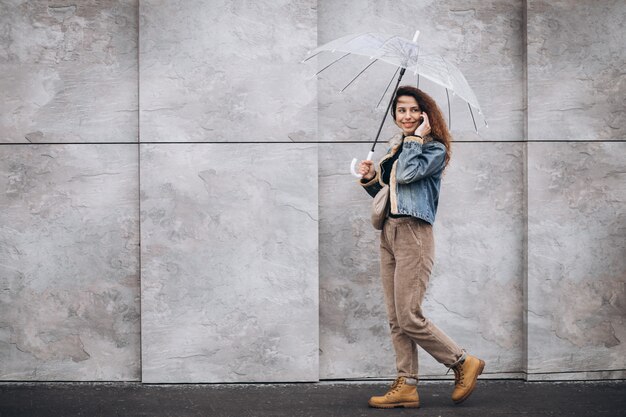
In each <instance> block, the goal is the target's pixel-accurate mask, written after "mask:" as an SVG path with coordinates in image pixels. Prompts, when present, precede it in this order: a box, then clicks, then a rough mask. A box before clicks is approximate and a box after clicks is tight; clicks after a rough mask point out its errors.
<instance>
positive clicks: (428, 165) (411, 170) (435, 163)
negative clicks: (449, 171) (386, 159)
mask: <svg viewBox="0 0 626 417" xmlns="http://www.w3.org/2000/svg"><path fill="white" fill-rule="evenodd" d="M445 162H446V147H445V146H444V145H443V144H442V143H440V142H436V141H433V142H428V144H427V145H422V143H421V142H420V141H419V140H418V138H416V137H414V136H407V137H406V138H405V139H404V143H403V144H402V153H401V154H400V156H399V157H398V165H397V167H396V182H397V183H398V184H409V183H411V182H415V181H419V180H421V179H422V178H425V177H428V176H430V175H433V174H435V173H437V172H439V171H441V170H442V169H443V168H444V165H445Z"/></svg>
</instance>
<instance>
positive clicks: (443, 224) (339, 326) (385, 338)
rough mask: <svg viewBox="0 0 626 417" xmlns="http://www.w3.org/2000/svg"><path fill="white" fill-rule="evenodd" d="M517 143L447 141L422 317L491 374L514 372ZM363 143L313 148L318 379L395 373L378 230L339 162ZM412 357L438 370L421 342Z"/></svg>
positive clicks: (517, 361) (519, 345)
mask: <svg viewBox="0 0 626 417" xmlns="http://www.w3.org/2000/svg"><path fill="white" fill-rule="evenodd" d="M523 146H524V145H523V144H506V143H501V144H474V143H470V144H456V145H454V147H453V158H452V163H451V165H450V166H449V168H448V171H447V173H446V175H445V177H444V180H443V184H442V194H441V199H440V205H439V211H438V214H437V220H436V223H435V229H434V230H435V240H436V246H437V250H436V251H437V255H436V260H435V269H434V271H433V276H432V277H431V281H430V285H429V289H428V291H427V293H426V298H425V301H424V311H425V314H426V315H427V317H429V318H430V319H431V320H432V321H433V322H434V323H436V324H437V325H438V326H440V327H441V328H442V329H443V330H444V331H445V332H446V333H448V334H449V335H450V336H451V337H453V338H454V339H455V340H456V341H457V342H458V343H459V344H460V345H461V346H463V347H464V348H466V349H467V350H468V351H469V352H471V353H473V354H476V355H479V356H481V357H482V358H483V359H485V360H486V361H487V364H488V367H487V370H486V372H487V374H489V375H491V376H495V375H500V376H502V375H504V374H509V376H510V375H511V374H517V373H519V372H520V371H522V370H523V353H524V340H523V323H522V321H523V308H524V306H523V297H522V288H523V250H524V248H523V238H524V215H523V201H522V197H523V156H524V154H523ZM385 148H386V146H385V145H383V144H381V145H379V154H380V153H381V152H382V153H384V151H385ZM364 150H365V151H366V149H364V145H363V144H358V145H357V144H332V145H331V144H328V145H320V352H321V353H320V377H321V378H362V377H382V376H385V377H390V376H393V375H395V363H394V356H393V350H392V348H391V343H390V340H389V330H388V325H387V318H386V312H385V306H384V304H383V296H382V287H381V284H380V280H379V261H378V256H379V255H378V245H379V240H378V239H379V232H377V231H375V230H374V229H373V228H372V226H371V225H370V223H369V210H370V202H371V198H370V197H369V195H368V194H367V193H365V191H363V190H362V189H360V186H358V185H357V184H356V180H355V179H354V178H353V177H351V176H350V175H349V174H348V168H347V165H348V162H349V161H350V159H351V158H352V157H353V156H354V155H355V154H357V153H359V152H361V153H362V152H363V151H364ZM378 159H379V158H378V156H377V157H376V160H378ZM419 360H420V375H421V376H423V377H429V376H430V377H432V376H436V377H442V376H443V374H444V373H445V371H446V369H445V368H444V367H443V366H442V365H440V364H438V363H437V362H435V361H434V359H432V358H431V357H430V356H429V355H428V354H426V353H425V352H424V351H423V350H421V349H420V351H419Z"/></svg>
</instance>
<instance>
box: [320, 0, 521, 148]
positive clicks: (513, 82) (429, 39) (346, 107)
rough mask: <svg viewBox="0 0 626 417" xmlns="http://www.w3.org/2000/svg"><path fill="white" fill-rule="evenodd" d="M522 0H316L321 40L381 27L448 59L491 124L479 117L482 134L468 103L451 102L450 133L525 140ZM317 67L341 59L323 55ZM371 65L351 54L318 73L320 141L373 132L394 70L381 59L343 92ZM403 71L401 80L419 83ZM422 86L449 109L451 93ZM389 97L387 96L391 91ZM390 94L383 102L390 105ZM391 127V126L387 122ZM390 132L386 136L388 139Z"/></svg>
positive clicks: (426, 83)
mask: <svg viewBox="0 0 626 417" xmlns="http://www.w3.org/2000/svg"><path fill="white" fill-rule="evenodd" d="M523 23H524V21H523V3H522V2H520V1H514V0H490V1H478V0H471V1H464V2H462V4H457V3H455V2H433V1H419V2H416V1H391V0H385V1H374V0H363V1H350V2H337V1H332V0H320V1H318V43H319V44H320V45H321V44H323V43H326V42H329V41H331V40H333V39H335V38H339V37H341V36H345V35H348V34H351V33H362V32H383V33H388V34H391V35H398V36H403V37H405V38H408V39H411V38H412V37H413V34H414V33H415V31H416V30H420V31H421V34H420V37H419V39H418V42H419V43H420V44H422V45H423V46H424V48H427V49H429V50H432V51H434V52H436V53H439V54H441V55H443V56H445V57H446V58H447V59H449V60H450V61H452V62H453V63H454V64H456V65H457V66H458V67H459V69H460V70H461V71H462V72H463V74H464V75H465V77H466V78H467V81H468V82H469V84H470V86H471V87H472V88H473V90H474V92H475V93H476V96H477V98H478V101H479V103H480V104H481V106H482V108H483V110H484V114H485V116H486V117H487V120H488V122H489V128H485V127H484V124H483V118H481V116H479V115H478V114H475V117H476V122H477V125H478V128H479V135H477V134H476V133H474V125H473V123H472V118H471V115H470V113H469V110H468V107H467V104H466V103H465V102H463V101H462V100H460V99H458V98H457V99H454V98H452V97H451V99H452V111H451V113H452V130H453V133H454V134H455V137H456V139H458V140H460V139H463V140H481V139H482V140H520V139H523V138H524V137H525V132H524V123H525V97H524V62H523V54H524V47H525V44H524V28H523ZM325 54H326V55H320V56H319V57H318V58H316V59H317V67H315V65H314V64H311V70H310V71H311V73H312V74H314V73H315V71H316V68H319V69H322V68H323V67H324V66H325V65H326V64H328V63H330V62H332V61H333V59H336V58H339V57H340V56H341V54H340V53H339V52H337V53H335V54H332V55H331V54H329V53H325ZM369 63H370V61H369V60H368V58H367V57H365V58H356V57H355V58H353V57H347V58H345V59H343V60H342V61H340V62H339V63H337V64H335V65H334V66H333V67H330V68H329V69H328V70H326V71H324V72H323V73H321V74H320V76H319V77H320V78H321V80H320V81H319V88H318V89H319V92H318V94H319V119H320V131H319V138H320V140H323V141H363V140H369V139H370V138H373V136H374V135H375V133H376V131H377V129H378V126H379V124H380V121H381V119H382V115H383V113H384V109H385V105H382V106H381V108H379V109H378V110H375V107H376V104H377V103H378V101H379V99H380V97H381V95H382V94H383V91H384V90H385V87H386V86H387V83H388V82H389V80H390V79H391V78H392V76H393V73H394V70H395V68H393V67H392V66H391V65H389V64H386V63H382V62H377V63H375V64H374V65H373V66H372V67H371V68H370V69H368V70H367V71H366V72H365V73H364V74H363V76H362V77H360V78H359V79H357V81H355V83H354V84H353V85H351V86H350V87H349V88H348V89H347V90H346V91H345V92H343V93H342V94H339V93H338V91H339V90H341V89H342V88H343V87H344V86H345V85H346V84H348V82H349V81H350V80H351V79H352V77H353V76H355V75H356V74H358V73H359V71H360V70H361V69H363V68H365V66H367V65H368V64H369ZM415 83H416V77H415V76H414V75H413V74H409V73H407V74H405V77H404V79H403V84H415ZM420 87H421V88H423V89H424V90H425V91H426V92H427V93H429V94H431V95H432V96H433V97H434V98H435V99H436V101H437V102H438V103H439V106H440V107H441V109H442V111H443V113H444V114H445V115H446V117H447V114H448V109H447V100H446V92H445V89H444V88H442V87H438V86H434V85H433V84H432V83H430V82H429V81H427V80H424V78H423V77H422V78H421V80H420ZM388 95H389V94H388ZM388 100H389V98H387V99H386V100H384V101H387V102H388ZM388 123H389V124H391V123H390V122H389V121H388ZM391 130H393V129H389V130H386V133H385V134H383V136H382V137H386V136H389V134H388V133H389V132H390V131H391Z"/></svg>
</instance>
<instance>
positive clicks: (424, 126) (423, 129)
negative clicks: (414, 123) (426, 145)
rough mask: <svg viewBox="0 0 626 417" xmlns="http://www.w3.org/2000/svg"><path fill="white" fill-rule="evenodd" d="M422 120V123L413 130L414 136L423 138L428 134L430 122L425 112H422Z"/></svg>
mask: <svg viewBox="0 0 626 417" xmlns="http://www.w3.org/2000/svg"><path fill="white" fill-rule="evenodd" d="M422 119H423V121H422V123H421V124H420V125H419V126H418V127H417V129H415V135H419V136H421V137H422V138H423V137H425V136H426V135H428V134H429V133H430V121H429V120H428V115H427V114H426V113H425V112H422Z"/></svg>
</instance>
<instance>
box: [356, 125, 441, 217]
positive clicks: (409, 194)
mask: <svg viewBox="0 0 626 417" xmlns="http://www.w3.org/2000/svg"><path fill="white" fill-rule="evenodd" d="M400 146H402V152H401V153H400V156H399V157H398V160H397V161H395V162H394V163H393V166H392V168H391V175H390V176H389V182H390V184H389V201H390V212H391V213H392V214H408V215H410V216H413V217H417V218H419V219H422V220H424V221H426V222H428V223H430V224H433V223H434V222H435V215H436V214H437V206H438V204H439V191H440V187H441V176H442V174H443V169H444V168H445V159H446V147H445V146H444V145H443V144H442V143H441V142H438V141H435V140H432V137H430V136H426V138H425V141H424V144H421V143H420V139H419V138H417V137H416V136H407V137H405V138H404V141H403V142H401V143H399V144H397V145H395V146H392V147H391V149H389V151H388V152H387V154H386V155H385V156H384V157H383V158H382V159H381V160H380V162H379V163H378V169H377V170H376V176H375V177H374V178H373V179H372V180H370V181H367V182H364V181H365V180H360V184H361V185H362V186H363V187H364V188H365V191H367V192H368V194H369V195H371V196H372V197H374V196H375V195H376V194H377V193H378V192H379V191H380V190H381V188H382V187H383V186H384V185H385V184H384V183H383V180H382V178H383V175H382V173H381V170H382V169H383V168H382V165H383V162H385V161H386V160H387V159H389V158H391V157H393V155H395V153H396V152H398V149H400Z"/></svg>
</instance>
